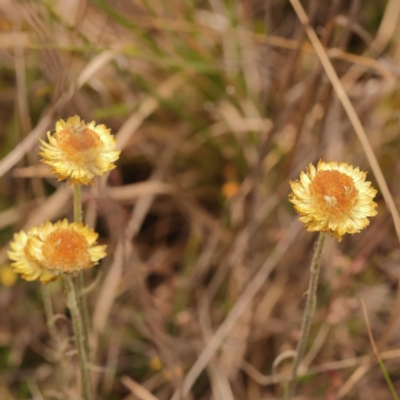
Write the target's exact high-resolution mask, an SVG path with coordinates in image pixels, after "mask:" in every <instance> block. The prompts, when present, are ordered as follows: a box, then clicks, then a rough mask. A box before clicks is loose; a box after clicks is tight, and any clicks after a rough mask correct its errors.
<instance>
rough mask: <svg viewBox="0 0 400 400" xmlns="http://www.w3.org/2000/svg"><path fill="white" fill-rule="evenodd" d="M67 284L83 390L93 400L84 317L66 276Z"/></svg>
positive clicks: (84, 395) (85, 399)
mask: <svg viewBox="0 0 400 400" xmlns="http://www.w3.org/2000/svg"><path fill="white" fill-rule="evenodd" d="M64 279H65V282H66V286H67V298H68V307H69V309H70V311H71V317H72V326H73V329H74V334H75V343H76V347H77V349H78V356H79V367H80V370H81V377H82V392H83V398H84V400H93V396H92V385H91V381H90V373H89V368H88V358H87V353H86V346H85V339H86V338H85V336H84V332H83V324H82V317H81V313H80V311H79V307H78V302H77V298H76V293H75V286H74V284H73V282H72V279H71V278H69V277H65V278H64Z"/></svg>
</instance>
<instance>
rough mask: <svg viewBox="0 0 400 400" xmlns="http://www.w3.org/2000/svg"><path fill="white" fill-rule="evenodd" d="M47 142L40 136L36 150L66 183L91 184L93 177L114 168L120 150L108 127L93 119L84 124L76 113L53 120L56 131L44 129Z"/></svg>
mask: <svg viewBox="0 0 400 400" xmlns="http://www.w3.org/2000/svg"><path fill="white" fill-rule="evenodd" d="M47 138H48V140H49V143H47V142H44V141H43V140H41V139H40V142H41V144H42V146H41V150H42V151H41V152H40V153H39V154H40V155H41V156H42V157H43V159H42V160H41V161H42V162H43V163H45V164H48V165H49V166H50V167H51V172H53V173H54V174H55V175H56V176H57V178H58V180H60V181H62V180H64V179H68V183H69V184H72V183H74V184H84V185H88V184H93V182H94V177H95V176H96V175H97V176H102V175H104V174H105V173H106V172H107V171H110V170H112V169H114V168H115V164H113V162H114V161H116V160H118V157H119V154H120V151H117V150H115V143H116V142H115V139H114V137H113V136H112V135H111V134H110V129H107V128H106V126H105V125H97V126H96V124H95V122H94V121H93V122H90V123H89V124H85V122H84V121H81V119H80V118H79V117H78V116H77V115H75V116H74V117H71V118H68V120H67V121H64V120H62V119H60V120H59V121H58V122H57V123H56V132H55V134H54V135H51V133H50V131H49V132H47Z"/></svg>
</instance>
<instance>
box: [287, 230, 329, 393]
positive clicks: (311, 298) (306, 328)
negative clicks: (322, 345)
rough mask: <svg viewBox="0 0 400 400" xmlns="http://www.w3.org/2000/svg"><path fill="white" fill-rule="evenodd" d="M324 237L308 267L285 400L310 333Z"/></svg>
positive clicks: (319, 242)
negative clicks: (303, 301)
mask: <svg viewBox="0 0 400 400" xmlns="http://www.w3.org/2000/svg"><path fill="white" fill-rule="evenodd" d="M325 237H326V234H325V233H324V232H320V234H319V238H318V242H317V246H316V249H315V253H314V257H313V259H312V262H311V266H310V281H309V283H308V291H307V301H306V308H305V310H304V313H303V320H302V322H301V332H300V340H299V342H298V344H297V349H296V355H295V357H294V360H293V364H292V378H291V381H290V385H289V390H288V391H287V393H286V396H285V399H286V400H290V399H291V398H292V397H293V396H294V394H295V391H296V385H297V368H298V366H299V364H300V361H301V360H302V358H303V356H304V353H305V349H306V344H307V339H308V335H309V333H310V327H311V320H312V317H313V315H314V312H315V309H316V307H317V286H318V277H319V271H320V266H321V259H322V253H323V249H324V244H325Z"/></svg>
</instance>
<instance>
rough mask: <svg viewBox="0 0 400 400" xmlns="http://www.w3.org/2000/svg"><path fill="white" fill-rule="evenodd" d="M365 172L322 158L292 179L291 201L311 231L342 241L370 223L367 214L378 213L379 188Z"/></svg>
mask: <svg viewBox="0 0 400 400" xmlns="http://www.w3.org/2000/svg"><path fill="white" fill-rule="evenodd" d="M366 176H367V174H366V172H362V171H360V169H359V168H354V167H352V166H351V165H349V164H347V163H342V162H333V161H331V162H324V161H321V160H320V161H319V162H318V165H317V167H314V165H312V164H309V167H308V169H307V170H306V172H303V171H302V172H301V174H300V179H298V180H296V181H294V182H290V186H291V188H292V193H290V195H289V201H291V202H292V203H293V204H294V207H295V209H296V211H297V212H298V213H299V214H300V218H299V220H300V221H301V222H303V224H304V226H305V227H306V228H307V230H308V231H311V232H315V231H319V232H327V233H329V234H331V235H332V236H334V237H335V238H336V239H337V240H338V241H339V242H340V241H341V240H342V238H343V235H344V234H346V233H351V234H353V233H357V232H360V231H361V230H362V229H364V228H365V227H366V226H368V225H369V220H368V217H373V216H374V215H376V214H377V211H376V207H377V204H376V203H375V202H374V201H373V198H374V197H375V195H376V193H377V191H376V190H375V189H374V188H373V187H371V182H368V181H366V180H365V179H366Z"/></svg>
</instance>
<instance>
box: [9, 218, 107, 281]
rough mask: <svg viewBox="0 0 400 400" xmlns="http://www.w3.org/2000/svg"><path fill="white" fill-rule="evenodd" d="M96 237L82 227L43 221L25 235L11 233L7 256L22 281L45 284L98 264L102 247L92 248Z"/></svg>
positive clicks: (64, 221) (60, 222) (64, 222)
mask: <svg viewBox="0 0 400 400" xmlns="http://www.w3.org/2000/svg"><path fill="white" fill-rule="evenodd" d="M97 237H98V234H97V233H96V232H95V231H93V230H92V229H89V228H88V227H87V226H85V225H83V224H77V223H75V222H73V223H68V221H67V220H66V219H64V220H62V221H58V222H56V223H55V224H52V223H51V222H49V221H47V222H45V223H44V224H42V225H40V226H39V227H33V228H31V229H30V230H29V231H28V232H24V231H21V232H19V233H15V234H14V241H13V242H11V243H10V247H11V249H12V251H9V252H8V257H9V258H10V259H11V260H13V263H12V264H11V265H12V267H13V268H14V271H15V272H17V273H19V274H21V275H22V277H23V278H24V279H26V280H28V281H34V280H39V281H41V282H44V283H47V282H50V281H53V280H56V279H57V278H58V277H60V276H62V275H64V274H71V273H74V272H77V271H79V270H81V269H83V268H91V267H93V266H94V265H96V264H98V261H99V260H100V259H102V258H104V257H105V256H106V251H105V250H106V246H105V245H96V240H97Z"/></svg>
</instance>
